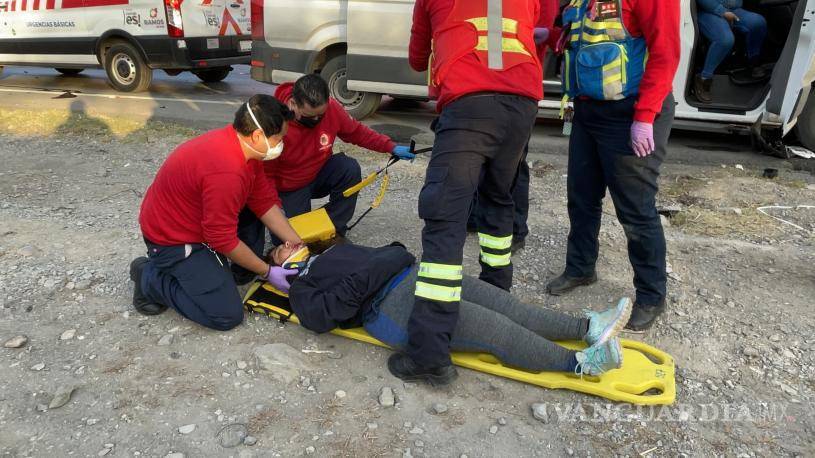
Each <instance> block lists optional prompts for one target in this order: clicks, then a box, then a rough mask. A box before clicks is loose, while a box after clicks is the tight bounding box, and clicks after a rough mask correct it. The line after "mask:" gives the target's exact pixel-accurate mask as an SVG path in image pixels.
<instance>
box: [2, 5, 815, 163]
mask: <svg viewBox="0 0 815 458" xmlns="http://www.w3.org/2000/svg"><path fill="white" fill-rule="evenodd" d="M0 1H2V0H0ZM649 1H660V0H649ZM253 2H254V3H255V4H253V6H252V14H253V16H256V17H257V18H256V19H255V20H254V21H253V22H254V24H253V28H252V31H253V39H254V44H253V48H252V70H251V74H252V78H254V79H256V80H258V81H264V82H268V83H276V84H279V83H282V82H285V81H291V80H293V79H296V78H297V77H299V76H300V75H303V74H306V73H319V74H320V75H322V76H323V78H324V79H325V80H326V81H327V82H328V85H329V88H330V90H331V95H332V96H333V97H334V98H336V99H337V100H338V101H340V102H341V103H342V104H343V105H344V106H345V108H346V110H347V111H348V112H349V113H351V114H352V115H353V116H355V117H357V118H364V117H365V116H369V115H371V114H373V113H374V112H376V110H377V108H378V107H379V103H380V100H381V97H382V95H389V96H392V97H397V98H418V99H426V98H427V75H426V74H424V73H418V72H415V71H413V70H411V68H410V66H409V65H408V61H407V55H408V43H409V42H410V26H411V23H412V12H413V5H414V0H253ZM561 3H563V0H561ZM680 4H681V9H682V17H681V24H680V27H681V29H680V33H681V37H680V38H681V42H682V57H681V62H680V65H679V71H678V72H677V74H676V77H675V78H674V82H673V83H674V84H673V87H674V98H675V99H676V101H677V106H676V122H675V124H674V125H675V126H676V127H679V128H684V129H690V130H699V131H725V132H743V133H746V134H750V135H752V136H753V138H754V139H755V140H756V141H757V144H758V146H760V147H761V148H762V149H764V150H765V151H767V152H769V153H772V154H776V153H778V154H786V153H785V151H786V150H785V148H784V144H783V141H782V137H784V136H786V134H787V133H789V132H791V131H792V130H793V129H794V130H795V133H796V134H797V137H798V140H800V142H801V143H802V144H803V145H804V146H806V147H807V148H809V149H811V150H815V89H813V81H815V0H745V2H744V4H745V7H746V8H748V9H751V10H753V11H755V12H757V13H759V14H761V15H763V16H764V17H765V18H766V19H767V23H768V24H769V29H770V33H769V34H768V37H767V40H766V42H765V46H764V50H763V52H762V55H761V61H762V62H763V63H764V65H765V68H766V69H767V70H768V71H769V72H770V73H771V74H772V77H771V78H769V79H768V80H766V81H759V82H756V83H755V84H742V83H740V82H739V81H738V79H737V78H734V77H733V75H734V74H737V69H738V68H739V67H743V59H744V52H743V47H744V44H743V43H742V42H737V45H736V48H735V50H734V52H733V53H732V55H731V56H729V57H728V59H727V60H726V61H725V62H724V63H723V65H721V66H720V67H719V70H718V71H717V74H716V75H715V80H714V84H713V96H714V100H713V101H712V103H707V104H705V103H701V102H700V101H699V100H698V99H697V98H696V95H695V94H694V93H693V76H694V75H695V74H696V73H698V72H699V69H700V67H701V65H702V63H703V62H704V59H705V56H706V52H707V47H708V43H707V41H706V40H705V39H704V38H703V37H702V36H701V33H700V32H699V24H698V22H697V20H696V19H697V13H698V11H697V5H696V0H680ZM264 12H265V14H264ZM544 67H545V68H544V75H543V81H542V84H543V86H544V93H545V99H544V100H543V101H541V102H540V103H539V107H540V114H541V115H542V116H545V117H554V116H557V114H558V112H559V111H560V101H561V86H560V77H559V73H560V63H559V62H558V59H557V58H556V57H553V56H552V55H551V53H550V54H549V57H548V62H546V63H545V65H544ZM811 94H812V97H810V95H811ZM789 138H790V137H787V139H789Z"/></svg>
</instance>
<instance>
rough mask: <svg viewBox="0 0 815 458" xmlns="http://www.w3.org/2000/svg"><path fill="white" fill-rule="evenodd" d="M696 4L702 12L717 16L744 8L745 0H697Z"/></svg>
mask: <svg viewBox="0 0 815 458" xmlns="http://www.w3.org/2000/svg"><path fill="white" fill-rule="evenodd" d="M696 3H697V4H698V5H699V8H700V9H701V10H702V11H704V12H706V13H711V14H715V15H717V16H721V15H723V14H724V13H726V12H728V11H733V10H735V9H737V8H741V7H742V6H744V1H743V0H696Z"/></svg>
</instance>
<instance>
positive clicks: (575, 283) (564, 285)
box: [546, 272, 597, 296]
mask: <svg viewBox="0 0 815 458" xmlns="http://www.w3.org/2000/svg"><path fill="white" fill-rule="evenodd" d="M596 282H597V273H593V274H591V275H590V276H588V277H569V276H568V275H566V272H563V273H562V274H560V276H558V277H555V278H554V279H552V280H550V281H549V283H547V284H546V292H547V293H549V294H551V295H552V296H560V295H563V294H566V293H568V292H569V291H571V290H573V289H575V288H577V287H579V286H586V285H591V284H592V283H596Z"/></svg>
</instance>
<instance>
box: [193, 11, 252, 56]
mask: <svg viewBox="0 0 815 458" xmlns="http://www.w3.org/2000/svg"><path fill="white" fill-rule="evenodd" d="M181 20H182V21H183V24H184V36H185V37H189V38H200V37H231V36H236V35H246V34H249V33H250V32H251V30H250V24H251V22H250V21H251V17H250V15H249V0H186V1H184V2H183V3H182V4H181ZM216 41H217V40H215V41H210V42H208V43H207V49H208V50H212V51H214V50H216V49H217V48H216V47H215V44H216Z"/></svg>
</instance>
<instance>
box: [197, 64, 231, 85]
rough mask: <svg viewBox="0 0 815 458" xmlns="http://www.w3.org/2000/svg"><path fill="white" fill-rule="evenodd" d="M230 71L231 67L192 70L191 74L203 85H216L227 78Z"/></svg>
mask: <svg viewBox="0 0 815 458" xmlns="http://www.w3.org/2000/svg"><path fill="white" fill-rule="evenodd" d="M231 71H232V67H218V68H209V69H207V70H193V72H192V73H193V74H194V75H195V76H197V77H198V79H200V80H201V81H203V82H205V83H217V82H219V81H223V80H224V79H225V78H226V77H227V76H229V72H231Z"/></svg>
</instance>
